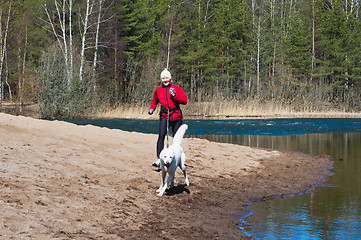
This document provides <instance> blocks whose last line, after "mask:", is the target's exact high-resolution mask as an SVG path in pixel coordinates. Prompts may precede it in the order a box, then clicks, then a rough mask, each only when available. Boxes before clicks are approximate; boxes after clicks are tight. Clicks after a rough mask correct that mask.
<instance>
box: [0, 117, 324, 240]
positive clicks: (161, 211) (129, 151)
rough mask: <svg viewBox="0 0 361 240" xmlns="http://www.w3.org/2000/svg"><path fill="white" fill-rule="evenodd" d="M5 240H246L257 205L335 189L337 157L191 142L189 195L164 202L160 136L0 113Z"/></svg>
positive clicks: (1, 231)
mask: <svg viewBox="0 0 361 240" xmlns="http://www.w3.org/2000/svg"><path fill="white" fill-rule="evenodd" d="M0 136H1V143H0V187H1V191H0V209H1V210H2V214H1V217H0V238H1V239H247V236H245V235H244V234H243V233H242V232H241V230H240V229H239V221H238V219H239V216H240V215H242V213H244V211H245V207H246V206H247V204H249V203H250V201H252V200H256V199H260V200H267V199H270V198H273V197H275V196H285V195H289V194H294V193H299V192H302V191H305V190H306V189H308V188H310V187H312V186H315V185H316V184H318V183H320V182H324V181H326V180H327V178H326V177H322V176H320V175H327V174H329V172H328V171H327V170H324V168H327V167H329V166H330V159H329V157H328V156H309V155H305V154H302V153H292V152H280V151H274V150H267V149H257V148H251V147H244V146H239V145H232V144H222V143H214V142H209V141H207V140H202V139H195V138H186V139H185V140H184V141H183V144H182V145H183V148H184V151H185V153H186V156H187V164H188V165H189V166H188V168H187V171H188V177H189V181H190V186H185V185H184V178H183V175H182V173H181V171H179V170H178V171H177V172H176V180H175V189H173V190H172V191H168V192H167V193H166V194H165V195H164V196H163V197H158V196H157V194H156V190H157V188H158V187H159V183H160V173H159V172H158V171H156V168H154V167H152V166H151V165H152V163H153V161H154V160H155V143H156V139H157V136H156V135H154V134H141V133H135V132H125V131H121V130H114V129H113V130H111V129H107V128H100V127H95V126H77V125H75V124H71V123H66V122H61V121H47V120H39V119H35V118H31V117H23V116H13V115H9V114H5V113H0Z"/></svg>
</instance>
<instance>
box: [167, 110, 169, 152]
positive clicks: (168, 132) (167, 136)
mask: <svg viewBox="0 0 361 240" xmlns="http://www.w3.org/2000/svg"><path fill="white" fill-rule="evenodd" d="M168 147H169V109H168V116H167V148H168Z"/></svg>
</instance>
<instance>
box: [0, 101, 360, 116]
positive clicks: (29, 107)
mask: <svg viewBox="0 0 361 240" xmlns="http://www.w3.org/2000/svg"><path fill="white" fill-rule="evenodd" d="M192 108H195V106H191V107H190V109H192ZM0 112H3V113H7V114H11V115H14V116H27V117H32V118H36V119H40V115H39V106H38V105H37V104H30V103H28V104H25V105H24V106H23V109H22V111H20V109H19V107H18V106H17V107H16V106H12V105H9V104H4V103H3V105H2V108H1V109H0ZM184 112H185V113H184V119H218V120H224V119H276V118H361V112H345V111H340V110H330V111H324V112H320V111H313V112H301V111H300V112H296V111H287V110H278V111H277V110H275V111H264V109H261V108H259V109H258V108H256V109H255V110H253V111H249V110H247V109H245V110H243V109H231V110H226V111H224V112H219V113H212V114H193V113H191V112H192V111H191V110H189V109H187V107H185V111H184ZM188 112H189V113H188ZM83 118H89V119H90V118H92V119H94V118H104V119H112V118H124V119H125V118H130V119H158V114H157V113H155V114H153V115H152V116H149V115H148V114H147V108H146V107H145V106H141V107H138V108H137V107H134V108H130V107H129V108H120V109H114V110H108V111H104V112H100V113H97V114H92V115H88V116H84V117H83Z"/></svg>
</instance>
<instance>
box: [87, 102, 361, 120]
mask: <svg viewBox="0 0 361 240" xmlns="http://www.w3.org/2000/svg"><path fill="white" fill-rule="evenodd" d="M181 108H182V111H183V115H184V118H185V119H190V118H220V119H222V118H294V117H295V118H303V117H305V118H308V117H311V118H327V117H330V118H361V112H346V111H343V110H342V109H340V108H337V107H333V108H332V107H327V109H326V108H325V107H324V106H323V107H322V108H319V109H311V108H308V107H304V108H302V109H299V108H296V107H293V106H289V105H281V104H278V103H275V102H267V103H260V102H257V101H244V102H238V101H222V102H216V101H214V102H201V103H199V102H195V103H194V102H189V103H188V104H187V105H186V106H181ZM148 109H149V105H148V104H144V103H143V104H123V105H121V106H119V107H118V108H116V109H111V108H108V109H105V110H103V111H99V112H97V113H96V114H94V116H93V117H95V118H149V119H157V118H158V109H159V107H158V108H157V111H156V113H154V114H153V115H151V116H150V115H148V113H147V112H148ZM320 109H321V110H320Z"/></svg>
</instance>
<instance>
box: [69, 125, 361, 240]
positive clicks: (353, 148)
mask: <svg viewBox="0 0 361 240" xmlns="http://www.w3.org/2000/svg"><path fill="white" fill-rule="evenodd" d="M65 121H68V122H73V123H76V124H79V125H87V124H92V125H96V126H100V127H107V128H111V129H122V130H126V131H136V132H143V133H157V132H158V120H140V119H139V120H133V119H91V120H89V119H84V120H65ZM184 123H187V124H188V125H189V129H188V131H187V135H190V136H193V137H200V138H206V139H208V140H210V141H218V142H225V143H233V144H241V145H245V146H252V147H261V148H269V149H277V150H287V151H297V152H303V153H306V154H311V155H319V154H327V155H330V156H331V157H332V158H333V159H334V164H333V168H332V170H331V171H332V172H333V175H332V176H330V177H329V180H328V182H327V184H324V185H320V186H318V187H316V188H315V189H312V190H310V191H309V192H307V193H305V194H301V195H296V196H292V197H286V198H278V199H274V200H270V201H265V202H263V201H262V202H257V201H256V202H254V203H252V204H250V206H249V212H248V214H247V215H246V216H243V217H242V218H241V219H240V224H241V226H240V228H241V229H242V230H243V231H244V232H245V233H246V234H248V235H249V236H251V237H252V238H253V239H361V119H265V120H263V119H262V120H261V119H257V120H247V119H244V120H184Z"/></svg>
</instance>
